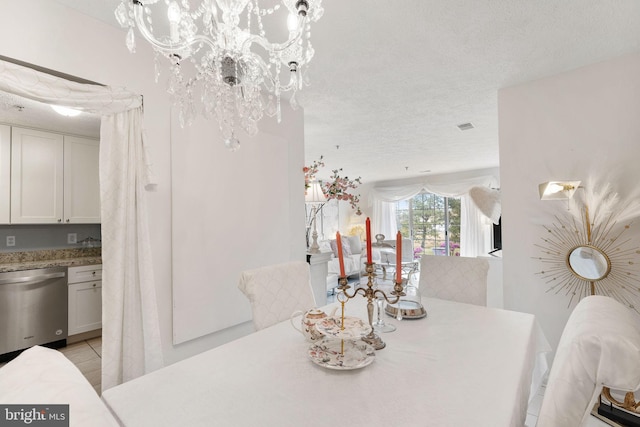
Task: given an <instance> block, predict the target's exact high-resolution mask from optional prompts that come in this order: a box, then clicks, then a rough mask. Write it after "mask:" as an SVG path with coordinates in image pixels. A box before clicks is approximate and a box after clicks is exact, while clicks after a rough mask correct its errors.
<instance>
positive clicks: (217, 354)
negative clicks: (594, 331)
mask: <svg viewBox="0 0 640 427" xmlns="http://www.w3.org/2000/svg"><path fill="white" fill-rule="evenodd" d="M421 302H422V304H423V306H424V308H425V310H426V312H427V316H426V317H423V318H415V319H413V318H411V319H410V318H403V319H402V320H397V319H395V318H392V317H390V316H385V319H384V320H385V321H386V322H388V323H393V324H394V325H395V326H396V328H397V329H396V330H395V331H393V332H389V333H381V334H380V336H381V338H382V340H383V341H384V342H385V344H386V346H385V348H383V349H381V350H377V351H374V352H373V356H369V359H371V360H367V362H366V363H362V364H361V365H362V366H360V365H358V366H357V369H356V368H354V366H347V368H344V369H343V368H341V367H339V366H330V367H329V366H326V365H323V363H322V361H321V360H318V359H317V358H316V357H315V356H313V354H315V353H313V352H311V351H310V348H311V347H314V346H317V345H318V343H317V342H316V343H310V342H307V341H306V340H305V339H304V337H303V335H302V334H301V333H300V332H299V331H297V330H296V329H295V328H294V327H292V323H291V322H290V321H289V320H285V321H283V322H280V323H278V324H275V325H273V326H271V327H268V328H265V329H262V330H260V331H257V332H255V333H252V334H249V335H247V336H244V337H242V338H239V339H237V340H235V341H232V342H229V343H227V344H224V345H222V346H219V347H216V348H213V349H211V350H208V351H205V352H203V353H201V354H198V355H195V356H192V357H190V358H188V359H185V360H182V361H179V362H176V363H174V364H172V365H169V366H166V367H164V368H162V369H159V370H157V371H154V372H151V373H149V374H147V375H144V376H142V377H139V378H137V379H134V380H131V381H129V382H126V383H124V384H121V385H118V386H116V387H113V388H111V389H108V390H106V391H104V393H103V395H102V399H103V401H104V402H105V403H106V405H107V406H108V408H109V409H110V410H111V411H112V413H113V414H114V415H115V417H116V418H117V419H118V420H119V422H120V423H121V424H122V425H124V426H128V427H144V426H153V427H158V426H191V427H195V426H234V427H235V426H256V427H257V426H260V427H264V426H267V427H270V426H273V427H286V426H322V427H326V426H339V425H349V426H402V425H410V426H437V427H446V426H451V427H467V426H474V427H483V426H484V427H506V426H517V427H522V426H524V423H525V418H526V413H527V405H528V402H529V398H530V396H531V393H532V390H533V389H534V388H535V387H537V385H539V384H540V382H541V379H542V377H543V376H544V375H545V373H546V368H547V366H546V358H545V357H544V355H545V353H546V352H549V351H550V347H549V344H548V342H547V340H546V339H545V337H544V334H543V333H542V331H541V329H540V327H539V325H538V323H537V321H536V319H535V316H534V315H532V314H528V313H521V312H515V311H509V310H504V309H497V308H488V307H481V306H475V305H469V304H462V303H458V302H453V301H446V300H441V299H435V298H424V297H423V298H422V299H421ZM336 307H338V312H337V315H338V316H339V315H340V313H341V310H340V304H339V303H338V302H336V303H333V304H330V305H328V306H325V307H322V309H323V310H324V311H325V312H327V313H329V312H331V311H332V310H333V309H334V308H336ZM344 310H345V316H347V317H356V318H360V319H362V320H363V321H364V322H366V324H367V325H368V319H367V300H366V299H365V298H353V299H350V300H348V301H347V302H346V303H345V305H344ZM296 320H297V321H298V322H299V321H300V318H297V319H296Z"/></svg>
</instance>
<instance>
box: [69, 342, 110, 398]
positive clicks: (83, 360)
mask: <svg viewBox="0 0 640 427" xmlns="http://www.w3.org/2000/svg"><path fill="white" fill-rule="evenodd" d="M59 351H60V352H61V353H62V354H64V355H65V356H66V357H67V359H69V360H70V361H71V362H73V364H74V365H76V367H77V368H78V369H79V370H80V372H82V374H83V375H84V376H85V378H86V379H87V381H89V383H90V384H91V385H92V386H93V388H94V390H95V391H96V393H98V395H100V394H101V387H102V337H97V338H91V339H88V340H85V341H80V342H77V343H74V344H69V345H67V346H66V347H64V348H61V349H59Z"/></svg>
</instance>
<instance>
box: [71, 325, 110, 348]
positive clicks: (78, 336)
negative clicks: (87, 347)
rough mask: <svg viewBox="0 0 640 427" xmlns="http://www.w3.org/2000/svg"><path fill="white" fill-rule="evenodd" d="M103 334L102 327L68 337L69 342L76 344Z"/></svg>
mask: <svg viewBox="0 0 640 427" xmlns="http://www.w3.org/2000/svg"><path fill="white" fill-rule="evenodd" d="M101 336H102V328H100V329H95V330H93V331H89V332H82V333H80V334H75V335H71V336H70V337H68V338H67V344H75V343H77V342H80V341H86V340H90V339H92V338H98V337H101Z"/></svg>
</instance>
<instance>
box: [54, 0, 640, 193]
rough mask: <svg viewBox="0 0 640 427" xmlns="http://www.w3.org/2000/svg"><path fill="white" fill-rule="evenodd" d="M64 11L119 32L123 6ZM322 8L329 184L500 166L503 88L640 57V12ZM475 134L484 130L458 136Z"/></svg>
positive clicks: (421, 1) (619, 7) (309, 111)
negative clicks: (339, 172)
mask: <svg viewBox="0 0 640 427" xmlns="http://www.w3.org/2000/svg"><path fill="white" fill-rule="evenodd" d="M57 1H58V2H59V3H62V4H66V5H68V6H71V7H74V8H76V9H78V10H80V11H81V12H83V13H86V14H89V15H92V16H95V17H97V18H98V19H101V20H103V21H105V22H107V23H109V24H111V25H114V26H117V24H116V23H115V20H114V18H113V12H112V11H113V9H114V8H115V6H116V5H117V4H118V3H119V0H57ZM262 3H263V2H261V4H262ZM323 6H324V9H325V14H324V17H323V18H322V19H321V20H320V21H319V22H318V23H317V24H316V25H315V26H314V27H313V29H312V41H313V44H314V47H315V50H316V56H315V57H314V59H313V61H312V62H311V64H310V69H309V77H310V81H311V86H309V87H308V88H305V90H304V91H303V92H302V93H301V96H300V104H301V105H302V106H303V107H304V109H305V151H306V163H307V164H309V163H311V162H312V161H313V160H314V159H317V158H319V157H320V156H321V155H323V156H324V158H325V163H326V168H324V169H323V170H322V171H321V175H323V176H324V177H326V176H328V175H329V173H330V170H331V169H333V168H340V167H341V168H343V172H344V174H347V175H349V176H350V177H356V176H361V177H362V180H363V182H373V181H379V180H387V179H396V178H405V177H407V178H408V177H414V176H417V175H422V174H425V173H431V174H434V173H445V172H453V171H461V170H470V169H479V168H485V167H494V166H498V114H497V92H498V90H499V89H500V88H503V87H508V86H511V85H514V84H518V83H522V82H527V81H531V80H535V79H539V78H542V77H546V76H550V75H554V74H558V73H560V72H563V71H568V70H571V69H575V68H578V67H581V66H584V65H587V64H591V63H595V62H599V61H602V60H606V59H609V58H613V57H616V56H620V55H623V54H627V53H632V52H638V51H640V1H638V0H535V1H531V0H411V1H409V0H402V1H398V0H395V1H392V0H377V1H375V2H373V1H371V0H324V2H323ZM122 43H123V46H124V34H123V42H122ZM149 66H150V67H151V66H153V65H152V64H149ZM467 122H471V123H473V125H474V129H471V130H468V131H460V130H459V129H458V128H457V127H456V126H457V125H458V124H462V123H467ZM336 146H339V149H337V148H336ZM424 171H430V172H424Z"/></svg>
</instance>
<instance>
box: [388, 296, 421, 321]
mask: <svg viewBox="0 0 640 427" xmlns="http://www.w3.org/2000/svg"><path fill="white" fill-rule="evenodd" d="M398 307H400V314H401V316H402V318H403V319H422V318H423V317H427V310H425V308H424V306H423V305H422V304H420V303H419V302H417V301H411V300H400V302H399V303H397V304H394V305H391V304H387V306H386V307H385V309H384V312H385V313H387V314H388V315H389V316H391V317H393V318H397V317H398Z"/></svg>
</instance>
